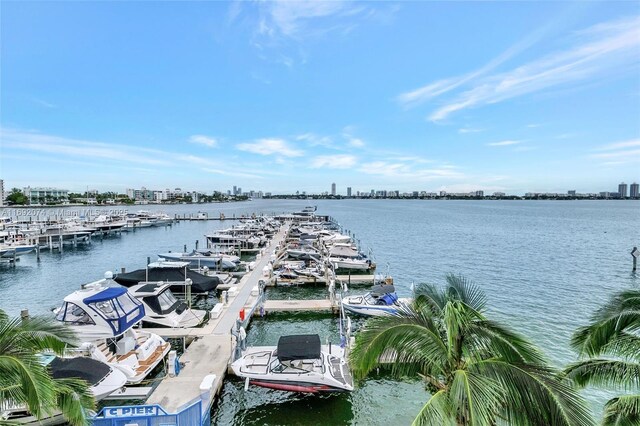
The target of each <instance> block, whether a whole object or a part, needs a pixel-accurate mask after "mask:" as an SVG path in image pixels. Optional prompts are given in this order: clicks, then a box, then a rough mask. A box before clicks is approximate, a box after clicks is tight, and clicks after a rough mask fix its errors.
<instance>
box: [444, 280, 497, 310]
mask: <svg viewBox="0 0 640 426" xmlns="http://www.w3.org/2000/svg"><path fill="white" fill-rule="evenodd" d="M446 281H447V290H446V292H447V295H448V298H449V300H452V299H453V300H460V301H462V302H464V304H466V305H468V306H470V307H471V308H473V309H474V310H476V311H478V312H482V311H483V310H484V308H485V305H486V303H487V297H486V295H485V294H484V292H483V291H482V290H481V289H480V287H478V286H477V285H475V284H474V283H473V282H472V281H471V280H470V279H468V278H466V277H464V276H462V275H454V274H447V276H446Z"/></svg>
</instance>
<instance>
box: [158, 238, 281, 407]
mask: <svg viewBox="0 0 640 426" xmlns="http://www.w3.org/2000/svg"><path fill="white" fill-rule="evenodd" d="M287 232H288V226H287V225H285V226H283V227H282V229H281V230H280V231H279V232H278V233H277V234H276V235H275V236H274V238H273V239H272V240H271V241H270V244H269V246H268V247H266V250H265V252H264V255H262V256H261V258H260V259H258V260H256V262H255V268H254V269H253V271H251V272H250V273H248V274H246V275H245V276H244V277H243V278H242V279H241V280H240V282H239V283H238V284H237V288H238V294H237V295H236V296H234V297H233V298H230V300H229V303H228V305H227V306H225V307H224V309H223V312H222V314H221V315H220V316H219V317H218V318H216V319H214V320H212V321H210V322H209V323H208V324H207V325H206V326H205V327H202V328H195V329H171V328H156V329H152V330H151V331H153V332H155V333H158V334H160V335H161V336H164V337H173V338H185V339H188V338H194V339H195V338H197V339H196V340H195V341H194V342H193V343H191V345H189V346H188V347H187V349H186V350H185V352H184V354H183V355H182V356H181V357H180V362H181V363H184V364H185V366H184V367H183V368H182V370H181V371H180V374H178V375H177V376H175V377H168V376H167V377H165V378H163V379H162V381H161V382H160V384H159V385H158V387H157V388H156V389H155V390H154V391H153V393H152V394H151V395H150V396H149V398H148V400H147V404H160V405H161V406H162V407H163V408H164V409H165V410H166V411H167V412H176V411H178V410H179V409H181V408H184V407H186V406H188V405H189V404H192V403H193V402H195V401H197V400H198V399H202V404H203V407H204V408H207V409H208V408H210V407H211V405H212V404H213V400H214V399H215V397H216V395H217V394H218V392H219V391H220V389H221V388H222V383H223V380H224V377H225V375H226V374H227V369H228V365H229V362H230V360H231V356H232V354H233V352H234V348H235V338H234V337H233V336H232V334H231V330H232V328H233V327H234V325H235V324H236V320H237V319H238V317H239V313H240V310H241V309H243V308H244V309H249V308H252V307H253V306H255V305H256V303H257V302H258V297H257V296H256V295H255V294H254V295H252V290H253V289H254V288H255V287H256V286H257V285H258V281H260V280H263V279H265V278H264V277H263V275H262V270H263V268H264V267H265V266H266V265H267V264H268V263H269V260H270V257H271V255H272V254H273V253H274V252H275V250H276V248H277V246H278V245H279V244H280V242H281V241H283V240H284V237H285V235H286V233H287ZM210 375H215V380H214V381H213V385H212V387H211V390H210V391H209V392H202V391H201V389H200V387H201V383H202V382H203V380H204V379H205V377H207V376H210Z"/></svg>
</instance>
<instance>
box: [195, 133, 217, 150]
mask: <svg viewBox="0 0 640 426" xmlns="http://www.w3.org/2000/svg"><path fill="white" fill-rule="evenodd" d="M189 142H191V143H195V144H199V145H204V146H208V147H209V148H215V147H216V146H218V140H217V139H214V138H212V137H209V136H205V135H193V136H191V137H190V138H189Z"/></svg>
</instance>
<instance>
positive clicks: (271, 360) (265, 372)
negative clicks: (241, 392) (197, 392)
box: [231, 334, 353, 393]
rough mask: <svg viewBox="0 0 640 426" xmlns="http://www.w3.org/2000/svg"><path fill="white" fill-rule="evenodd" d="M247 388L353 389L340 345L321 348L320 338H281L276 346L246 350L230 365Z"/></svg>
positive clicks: (329, 390) (323, 390)
mask: <svg viewBox="0 0 640 426" xmlns="http://www.w3.org/2000/svg"><path fill="white" fill-rule="evenodd" d="M231 369H232V370H233V372H234V373H235V374H236V375H237V376H239V377H242V378H244V379H245V380H246V383H247V384H248V385H255V386H261V387H265V388H270V389H277V390H282V391H288V392H305V393H327V392H343V391H352V390H353V379H352V377H351V372H350V371H349V366H348V364H347V361H346V359H345V354H344V350H343V349H342V348H340V347H339V346H335V345H334V346H332V345H328V346H321V344H320V336H318V335H317V334H310V335H293V336H281V337H280V339H279V340H278V346H255V347H249V348H247V350H246V351H245V352H244V354H243V355H242V356H241V357H240V358H238V359H237V360H235V361H234V362H233V363H232V364H231Z"/></svg>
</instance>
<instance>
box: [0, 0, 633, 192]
mask: <svg viewBox="0 0 640 426" xmlns="http://www.w3.org/2000/svg"><path fill="white" fill-rule="evenodd" d="M549 17H552V18H549ZM0 19H1V24H2V25H1V26H2V36H3V37H2V53H3V63H2V73H0V78H1V80H0V85H1V88H2V90H1V91H0V104H1V106H2V108H1V109H0V157H1V159H0V179H4V183H5V191H8V190H10V189H11V188H13V187H18V188H23V187H25V186H27V185H31V186H34V187H35V186H54V187H64V188H67V189H69V190H72V191H84V190H86V187H87V186H89V187H91V188H96V189H99V190H104V191H106V190H113V189H117V190H118V191H122V192H124V191H125V190H126V189H127V188H130V187H131V186H132V182H135V183H136V186H137V187H142V186H145V187H147V188H166V187H175V186H180V187H188V188H193V189H195V190H203V191H204V190H208V188H211V189H215V188H219V189H222V188H232V187H233V186H234V185H236V186H237V187H239V188H250V189H254V190H261V191H264V192H272V193H294V192H295V191H306V192H309V193H322V192H325V191H328V189H327V186H328V184H330V183H331V182H335V183H336V185H337V187H338V188H339V191H338V192H339V193H342V194H344V193H346V188H347V187H351V188H352V191H353V192H354V193H356V192H357V191H363V190H370V189H371V188H380V189H388V190H399V191H414V190H416V189H419V190H425V191H434V192H439V191H447V192H453V193H463V192H471V191H484V192H485V193H493V192H505V193H512V194H524V193H526V192H566V191H567V190H569V189H575V190H576V191H577V192H579V193H580V192H591V191H593V192H600V191H614V190H615V188H616V187H617V185H618V184H619V183H620V182H621V181H624V182H627V184H631V183H632V182H633V181H637V180H638V177H637V170H638V169H639V167H640V122H639V120H638V116H640V104H639V103H638V97H639V96H640V79H638V77H637V76H638V70H639V64H640V16H639V15H638V11H637V7H636V6H635V4H633V3H624V2H616V3H606V4H604V3H591V2H590V3H567V2H562V3H535V4H534V3H518V4H512V3H501V2H495V3H465V4H464V5H462V4H458V3H431V2H430V3H422V4H421V3H364V2H360V3H353V2H338V1H336V2H330V3H323V2H314V3H307V2H270V3H240V2H234V3H214V2H196V3H184V4H174V3H157V4H150V3H145V2H133V3H121V2H118V3H96V4H92V5H91V7H89V6H88V5H85V4H82V3H74V2H68V3H56V4H47V3H29V2H9V3H4V4H3V13H2V16H1V17H0ZM425 22H426V23H428V25H425ZM487 28H491V31H486V29H487ZM627 190H628V189H627Z"/></svg>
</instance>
